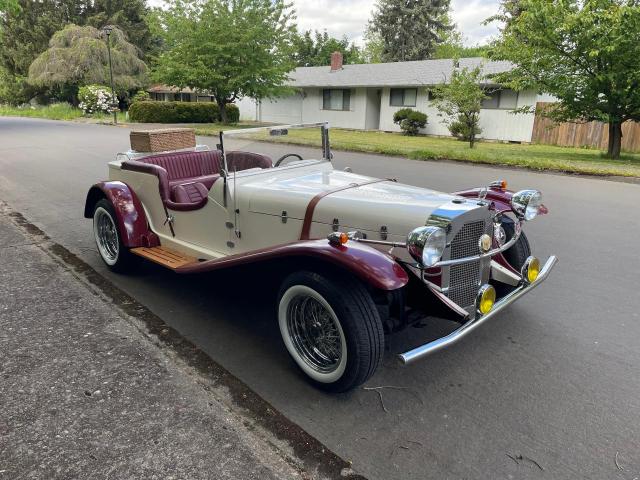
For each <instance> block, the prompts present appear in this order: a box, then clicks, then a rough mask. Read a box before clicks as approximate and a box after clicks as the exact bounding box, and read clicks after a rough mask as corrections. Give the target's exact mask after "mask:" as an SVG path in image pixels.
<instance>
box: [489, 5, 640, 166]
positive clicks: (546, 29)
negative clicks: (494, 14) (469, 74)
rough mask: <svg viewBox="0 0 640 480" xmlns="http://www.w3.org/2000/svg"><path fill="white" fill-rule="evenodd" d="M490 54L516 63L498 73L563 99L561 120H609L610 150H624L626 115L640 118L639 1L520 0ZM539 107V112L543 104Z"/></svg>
mask: <svg viewBox="0 0 640 480" xmlns="http://www.w3.org/2000/svg"><path fill="white" fill-rule="evenodd" d="M518 8H519V10H520V12H519V15H518V16H517V17H515V18H514V19H513V21H511V22H510V23H507V24H506V26H505V27H504V28H503V30H502V35H501V38H500V40H499V42H498V43H497V45H496V46H495V49H494V52H493V54H492V58H496V59H505V60H510V61H511V62H513V63H514V64H515V68H514V69H513V70H511V71H510V72H507V73H506V74H501V75H499V76H497V77H496V78H497V80H498V81H500V82H502V83H506V84H507V85H509V86H511V87H512V88H514V89H523V88H535V89H538V90H542V91H545V92H548V93H550V94H552V95H554V96H555V97H557V98H558V99H559V100H560V101H559V103H557V104H555V105H554V108H551V109H548V110H545V112H541V113H542V114H544V115H547V116H550V117H551V118H553V119H555V120H556V121H592V120H597V121H601V122H605V123H608V124H609V145H608V148H607V154H608V155H609V156H610V157H612V158H618V157H619V156H620V147H621V143H622V123H623V122H625V121H628V120H633V121H640V89H639V88H638V86H639V85H640V41H639V40H640V38H639V35H638V32H640V6H638V3H637V2H635V1H626V0H624V1H623V0H520V1H519V2H518ZM538 113H540V112H538Z"/></svg>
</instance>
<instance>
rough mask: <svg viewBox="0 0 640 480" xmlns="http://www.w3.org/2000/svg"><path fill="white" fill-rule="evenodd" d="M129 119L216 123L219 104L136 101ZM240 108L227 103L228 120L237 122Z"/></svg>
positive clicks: (131, 107) (159, 121)
mask: <svg viewBox="0 0 640 480" xmlns="http://www.w3.org/2000/svg"><path fill="white" fill-rule="evenodd" d="M129 119H131V121H134V122H141V123H216V122H219V121H220V112H219V109H218V105H217V104H215V103H210V102H154V101H149V102H134V103H132V104H131V106H130V107H129ZM238 120H240V110H238V107H237V106H235V105H232V104H229V105H227V121H228V122H229V123H237V122H238Z"/></svg>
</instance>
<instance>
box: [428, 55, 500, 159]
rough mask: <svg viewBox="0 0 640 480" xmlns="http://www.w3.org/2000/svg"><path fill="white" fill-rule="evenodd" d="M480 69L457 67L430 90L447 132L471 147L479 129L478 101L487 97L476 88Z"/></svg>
mask: <svg viewBox="0 0 640 480" xmlns="http://www.w3.org/2000/svg"><path fill="white" fill-rule="evenodd" d="M481 80H482V70H481V69H480V67H476V68H474V69H471V70H470V69H468V68H461V69H460V68H458V69H455V70H454V71H453V73H452V75H451V79H450V81H449V83H446V84H442V85H438V86H437V87H435V88H434V90H433V95H434V100H433V101H434V103H435V106H436V108H437V109H438V111H439V112H440V113H439V115H440V116H444V117H445V120H444V123H446V124H447V126H448V127H449V131H450V132H451V134H452V135H453V136H455V137H457V138H460V139H461V140H465V141H468V142H469V148H473V146H474V144H475V141H476V137H477V136H478V135H479V134H480V133H482V130H481V129H480V126H479V123H480V108H481V107H482V100H484V99H485V98H488V97H487V95H486V94H485V92H484V90H483V89H482V88H481V87H480V82H481Z"/></svg>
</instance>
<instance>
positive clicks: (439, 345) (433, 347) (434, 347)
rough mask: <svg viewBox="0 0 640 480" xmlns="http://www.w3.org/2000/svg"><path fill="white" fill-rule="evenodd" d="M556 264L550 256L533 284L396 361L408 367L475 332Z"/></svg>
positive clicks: (537, 283)
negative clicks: (483, 313) (485, 312)
mask: <svg viewBox="0 0 640 480" xmlns="http://www.w3.org/2000/svg"><path fill="white" fill-rule="evenodd" d="M557 262H558V258H557V257H556V256H555V255H552V256H551V257H549V259H548V260H547V262H546V263H545V264H544V266H543V267H542V270H540V274H539V275H538V278H537V279H536V281H535V282H533V283H530V284H524V283H523V284H521V285H520V286H519V287H518V288H516V289H515V290H514V291H513V292H511V293H509V294H508V295H505V296H504V297H503V298H501V299H500V300H499V301H497V302H496V303H495V305H494V306H493V308H492V309H491V311H490V312H489V313H487V314H485V315H482V316H478V315H477V316H476V317H475V318H474V319H473V320H469V321H468V322H467V323H465V324H464V325H462V326H461V327H460V328H458V329H457V330H454V331H453V332H451V333H450V334H449V335H446V336H444V337H441V338H438V339H437V340H433V341H432V342H429V343H425V344H424V345H421V346H419V347H417V348H414V349H413V350H409V351H408V352H405V353H401V354H399V355H398V359H399V360H400V362H401V363H402V364H404V365H408V364H410V363H413V362H415V361H417V360H420V359H421V358H423V357H426V356H427V355H430V354H432V353H434V352H437V351H438V350H441V349H443V348H445V347H448V346H449V345H451V344H452V343H455V342H457V341H458V340H460V339H461V338H463V337H465V336H466V335H467V334H469V333H471V331H472V330H475V329H476V328H477V327H479V326H480V325H482V324H483V323H484V322H486V321H487V320H489V319H490V318H492V317H493V316H494V315H496V314H498V313H499V312H500V311H501V310H502V309H504V308H505V307H506V306H508V305H510V304H512V303H513V302H515V301H516V300H518V299H519V298H520V297H521V296H523V295H525V294H527V293H529V292H530V291H531V290H533V289H534V288H536V287H537V286H538V285H540V284H541V283H542V282H544V281H545V280H546V279H547V277H548V276H549V272H551V270H552V269H553V267H554V266H555V264H556V263H557Z"/></svg>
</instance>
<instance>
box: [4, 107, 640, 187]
mask: <svg viewBox="0 0 640 480" xmlns="http://www.w3.org/2000/svg"><path fill="white" fill-rule="evenodd" d="M0 116H21V117H38V118H49V119H52V120H76V119H79V118H83V115H82V112H81V111H80V110H79V109H77V108H74V107H72V106H71V105H69V104H66V103H59V104H53V105H49V106H47V107H7V106H3V105H0ZM91 118H92V119H98V120H103V121H105V122H108V121H109V120H110V119H111V116H110V115H106V114H99V115H94V116H92V117H91ZM118 121H119V122H124V123H130V122H128V121H127V120H126V119H125V116H124V114H119V115H118ZM184 126H185V127H192V128H195V130H196V133H197V134H198V135H211V136H217V135H218V132H219V131H220V130H221V129H223V130H233V129H237V128H248V127H255V126H256V124H255V123H241V124H237V125H222V124H218V123H213V124H185V125H184ZM256 139H257V140H264V141H270V142H285V143H290V144H296V145H312V146H318V147H319V146H320V135H319V133H318V131H317V130H315V129H313V130H312V129H308V130H291V131H290V132H289V135H288V136H286V137H268V136H266V135H261V136H258V137H256ZM331 145H332V147H333V148H334V149H336V150H350V151H356V152H372V153H381V154H387V155H401V156H406V157H409V158H412V159H415V160H458V161H467V162H474V163H486V164H493V165H509V166H517V167H525V168H530V169H533V170H553V171H560V172H570V173H582V174H592V175H620V176H625V177H640V154H631V153H625V154H623V156H622V158H620V159H618V160H610V159H607V158H604V157H603V156H602V152H600V151H598V150H593V149H586V148H569V147H555V146H551V145H518V144H506V143H496V142H480V143H477V144H476V147H475V148H473V149H470V148H469V146H468V144H467V143H464V142H460V141H458V140H455V139H452V138H437V137H426V136H418V137H407V136H404V135H400V134H398V133H385V132H363V131H357V130H342V129H337V128H336V129H332V130H331Z"/></svg>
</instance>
